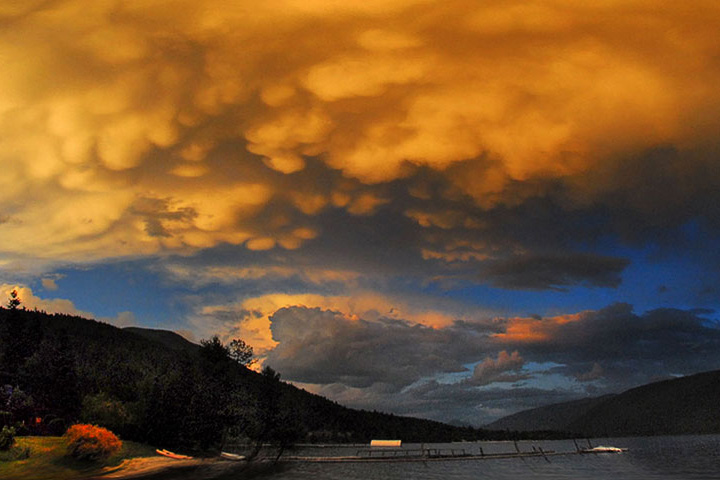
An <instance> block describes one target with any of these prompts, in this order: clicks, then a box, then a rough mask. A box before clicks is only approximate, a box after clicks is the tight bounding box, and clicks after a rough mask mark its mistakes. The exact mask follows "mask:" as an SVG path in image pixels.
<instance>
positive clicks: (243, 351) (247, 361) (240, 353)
mask: <svg viewBox="0 0 720 480" xmlns="http://www.w3.org/2000/svg"><path fill="white" fill-rule="evenodd" d="M228 350H229V353H230V358H232V359H233V360H235V361H236V362H237V363H239V364H240V365H244V366H246V367H249V366H251V365H253V364H254V363H255V362H256V361H257V360H256V359H254V358H253V356H254V352H253V348H252V347H251V346H250V345H248V344H247V343H245V341H244V340H241V339H239V338H236V339H234V340H233V341H232V342H230V344H229V345H228Z"/></svg>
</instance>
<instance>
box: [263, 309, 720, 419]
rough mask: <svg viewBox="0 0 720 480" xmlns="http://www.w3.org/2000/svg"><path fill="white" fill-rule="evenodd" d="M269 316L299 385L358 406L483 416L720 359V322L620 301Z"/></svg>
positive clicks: (273, 361) (277, 361) (277, 352)
mask: <svg viewBox="0 0 720 480" xmlns="http://www.w3.org/2000/svg"><path fill="white" fill-rule="evenodd" d="M269 320H270V321H271V331H272V334H273V339H274V340H275V341H276V342H277V346H276V347H274V348H273V349H271V350H269V351H268V352H267V354H266V355H265V358H264V361H265V362H266V364H268V365H272V366H273V368H277V369H278V370H279V371H281V372H283V376H284V378H286V379H288V380H290V381H293V382H296V383H298V384H299V385H300V386H302V387H303V388H306V389H309V390H310V391H314V392H317V393H321V394H323V395H327V396H329V397H330V398H332V399H334V400H336V401H341V402H343V403H344V404H347V405H352V406H356V407H362V408H373V406H374V405H379V404H382V405H385V408H387V409H390V410H391V411H393V412H396V413H404V414H413V415H419V416H423V417H429V418H435V419H439V420H445V421H447V420H452V419H454V418H462V419H463V421H467V422H469V423H472V424H476V425H477V424H481V423H484V422H485V421H490V420H492V419H494V418H497V417H499V416H501V415H505V414H510V413H513V412H514V411H517V410H520V409H522V408H531V407H533V406H539V405H542V404H547V403H551V402H559V401H564V400H572V399H577V398H582V397H585V396H588V395H600V394H604V393H616V392H620V391H623V390H625V389H628V388H631V387H633V386H637V385H640V384H642V383H647V382H650V381H653V380H655V379H657V378H658V372H668V373H672V374H675V375H683V374H690V373H695V372H697V371H701V370H706V369H712V368H720V355H718V353H717V352H718V351H720V348H718V346H719V345H720V329H718V328H717V325H716V324H713V323H712V322H709V321H708V320H707V319H706V318H704V317H703V313H702V312H695V311H682V310H673V309H661V310H653V311H649V312H646V313H644V314H635V313H634V312H633V311H632V308H631V307H630V306H629V305H623V304H617V305H611V306H608V307H606V308H604V309H601V310H597V311H586V312H580V313H577V314H568V315H564V316H557V317H548V318H543V317H528V318H508V319H494V320H493V321H492V322H490V321H485V322H480V321H475V322H472V323H468V322H463V321H456V322H455V323H453V324H451V325H446V326H443V327H437V328H429V327H426V326H423V325H419V324H415V323H412V322H408V321H405V320H397V319H388V318H384V317H376V318H374V319H372V320H367V319H363V318H361V317H358V316H352V315H347V314H345V313H342V312H340V311H338V310H327V309H322V308H311V307H306V306H294V307H283V308H280V309H278V310H277V311H275V312H274V313H273V314H272V315H271V316H270V318H269ZM472 364H475V366H474V368H472V370H471V369H470V368H468V367H467V365H472ZM666 374H667V373H666ZM510 383H512V384H514V386H513V388H512V392H511V393H510V390H508V388H509V384H510ZM525 393H527V396H526V395H525ZM509 397H512V398H513V399H514V400H512V401H510V400H508V398H509ZM503 402H505V403H503ZM508 402H509V403H508ZM441 405H442V408H440V406H441ZM463 412H464V413H463ZM473 419H474V420H473ZM480 419H483V420H482V421H480Z"/></svg>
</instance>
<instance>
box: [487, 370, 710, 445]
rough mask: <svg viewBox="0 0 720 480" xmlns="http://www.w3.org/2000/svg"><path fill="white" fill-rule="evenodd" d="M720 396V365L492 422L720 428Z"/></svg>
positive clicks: (605, 429)
mask: <svg viewBox="0 0 720 480" xmlns="http://www.w3.org/2000/svg"><path fill="white" fill-rule="evenodd" d="M719 399H720V370H719V371H712V372H704V373H698V374H695V375H689V376H686V377H681V378H676V379H671V380H664V381H661V382H655V383H650V384H647V385H643V386H640V387H636V388H633V389H630V390H627V391H625V392H623V393H620V394H617V395H607V396H603V397H596V398H590V399H583V400H577V401H574V402H565V403H558V404H553V405H547V406H544V407H540V408H535V409H531V410H525V411H522V412H518V413H516V414H514V415H510V416H507V417H504V418H501V419H500V420H497V421H495V422H493V423H491V424H489V425H487V426H486V428H489V429H491V430H511V431H512V430H525V431H533V430H534V431H540V430H553V431H561V432H566V434H568V435H575V436H587V437H608V436H632V435H682V434H705V433H720V400H719Z"/></svg>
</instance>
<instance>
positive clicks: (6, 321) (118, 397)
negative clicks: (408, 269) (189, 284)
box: [0, 308, 487, 448]
mask: <svg viewBox="0 0 720 480" xmlns="http://www.w3.org/2000/svg"><path fill="white" fill-rule="evenodd" d="M209 353H213V352H209ZM213 355H214V354H213ZM213 355H208V352H206V351H204V350H203V348H202V347H201V346H198V345H195V344H192V343H190V342H187V341H186V340H185V339H183V338H182V337H180V336H179V335H176V334H174V333H172V332H167V331H153V330H147V329H138V328H133V329H119V328H116V327H114V326H111V325H108V324H104V323H101V322H97V321H94V320H87V319H83V318H79V317H73V316H68V315H57V314H46V313H44V312H37V311H26V310H21V309H19V310H7V309H1V308H0V397H3V396H4V397H3V398H0V403H4V404H8V402H10V403H12V404H18V405H24V406H23V407H22V408H20V407H18V408H17V409H16V410H14V411H13V412H11V417H12V418H10V421H12V422H19V421H26V423H27V422H29V421H30V420H31V419H34V418H38V417H40V418H42V419H43V421H42V423H41V424H40V425H37V426H35V427H32V428H33V429H35V431H33V432H31V433H53V432H55V433H62V431H63V430H62V428H63V426H66V425H68V424H70V423H71V422H75V421H78V420H82V421H88V422H92V423H102V424H104V426H107V427H109V428H111V429H112V430H114V431H116V432H118V433H120V434H121V435H122V436H123V438H126V439H132V440H139V441H143V442H148V443H151V444H156V445H163V446H166V447H170V446H172V445H180V446H181V445H187V446H193V447H201V448H206V447H208V446H211V445H216V444H217V443H218V442H220V440H221V437H222V438H224V436H225V435H226V434H234V435H245V436H247V437H249V438H266V439H267V438H269V437H272V436H273V435H275V437H278V438H279V437H282V438H290V437H292V438H293V439H294V440H296V441H323V442H327V441H351V442H366V441H369V440H370V439H372V438H400V439H403V440H404V441H452V440H463V439H465V440H470V439H481V438H486V435H487V432H486V431H483V430H478V429H473V428H469V427H456V426H451V425H447V424H443V423H440V422H434V421H430V420H423V419H416V418H408V417H400V416H396V415H391V414H384V413H378V412H367V411H358V410H353V409H350V408H346V407H343V406H341V405H338V404H337V403H335V402H332V401H330V400H328V399H326V398H323V397H320V396H318V395H314V394H311V393H309V392H306V391H304V390H301V389H298V388H296V387H294V386H292V385H290V384H288V383H285V382H282V381H279V380H278V378H277V377H276V376H273V375H269V376H268V375H261V374H259V373H256V372H253V371H251V370H249V369H247V368H245V367H244V366H242V365H239V364H237V363H235V362H233V361H232V360H230V359H229V358H226V357H223V356H222V355H220V357H219V358H218V357H217V356H213ZM280 373H282V372H280ZM3 385H8V386H9V387H8V388H5V387H3ZM8 395H10V396H12V395H14V396H15V398H14V399H12V401H11V399H10V398H9V397H8V398H5V397H7V396H8ZM21 400H22V402H24V403H22V402H21ZM18 402H20V403H18ZM0 420H4V421H8V420H7V417H3V419H0ZM51 422H52V423H53V425H50V423H51ZM268 441H270V440H268Z"/></svg>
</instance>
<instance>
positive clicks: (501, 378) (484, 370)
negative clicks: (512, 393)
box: [470, 350, 529, 385]
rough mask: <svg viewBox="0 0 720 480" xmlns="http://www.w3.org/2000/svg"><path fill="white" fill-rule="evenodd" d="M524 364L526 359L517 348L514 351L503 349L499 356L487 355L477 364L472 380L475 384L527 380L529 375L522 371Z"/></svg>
mask: <svg viewBox="0 0 720 480" xmlns="http://www.w3.org/2000/svg"><path fill="white" fill-rule="evenodd" d="M523 365H525V360H524V359H523V358H522V357H521V356H520V354H519V353H518V351H517V350H515V351H514V352H512V353H508V352H507V351H505V350H502V351H500V353H498V355H497V358H492V357H486V358H485V360H483V361H482V362H480V363H478V364H477V365H475V368H474V370H473V374H472V377H471V378H470V382H471V383H472V384H474V385H487V384H490V383H494V382H516V381H518V380H526V379H528V378H529V376H528V375H526V374H521V373H520V370H521V369H522V367H523Z"/></svg>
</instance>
